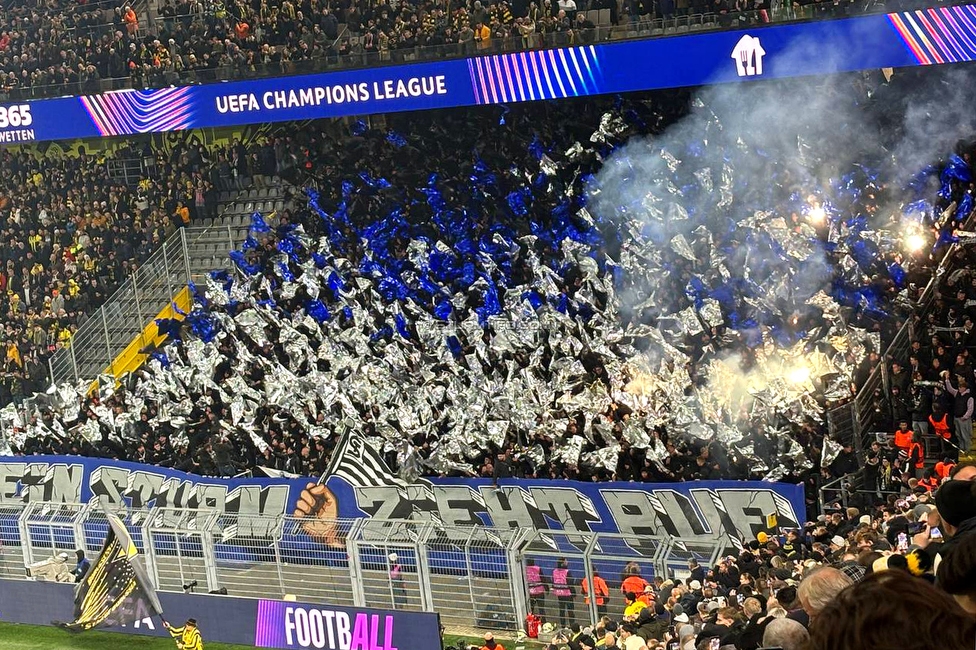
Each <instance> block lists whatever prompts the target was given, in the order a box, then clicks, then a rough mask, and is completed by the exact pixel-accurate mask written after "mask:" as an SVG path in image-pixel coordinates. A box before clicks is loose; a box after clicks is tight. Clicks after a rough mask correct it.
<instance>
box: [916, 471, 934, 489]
mask: <svg viewBox="0 0 976 650" xmlns="http://www.w3.org/2000/svg"><path fill="white" fill-rule="evenodd" d="M918 484H919V485H920V486H922V487H923V488H925V491H926V492H935V491H936V490H937V489H938V488H939V478H938V477H937V476H936V475H935V472H934V471H933V470H931V469H927V470H925V476H924V478H920V479H919V480H918Z"/></svg>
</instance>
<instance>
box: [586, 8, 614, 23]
mask: <svg viewBox="0 0 976 650" xmlns="http://www.w3.org/2000/svg"><path fill="white" fill-rule="evenodd" d="M590 13H593V12H590ZM597 15H598V17H599V20H596V21H593V22H594V23H596V24H597V25H609V24H610V10H609V9H600V10H599V11H598V12H597Z"/></svg>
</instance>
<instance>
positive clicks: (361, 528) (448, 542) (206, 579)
mask: <svg viewBox="0 0 976 650" xmlns="http://www.w3.org/2000/svg"><path fill="white" fill-rule="evenodd" d="M117 513H118V514H119V515H120V516H121V517H122V518H123V520H124V522H125V524H126V526H127V528H128V529H129V531H130V533H131V534H132V537H133V541H134V542H135V544H136V546H137V547H138V548H139V550H140V552H141V553H142V554H143V555H144V557H145V562H146V567H147V569H148V573H149V575H150V578H151V580H152V581H153V583H154V584H155V585H156V587H157V589H160V590H162V591H176V592H179V591H184V590H187V591H188V590H190V589H191V588H192V589H196V590H197V591H201V592H202V591H217V590H223V589H226V591H227V593H228V594H229V595H233V596H248V597H258V598H268V599H282V598H294V599H296V600H298V601H302V602H310V603H329V604H332V605H340V606H342V605H346V606H359V607H364V606H370V607H379V608H387V609H404V610H418V611H436V612H439V613H440V615H441V620H442V621H443V622H444V623H445V624H447V625H456V626H463V627H471V626H478V627H483V628H497V629H505V630H513V629H516V628H518V627H520V626H521V621H523V620H524V619H525V616H526V615H527V613H528V612H529V611H530V607H531V608H532V609H534V610H535V613H537V614H540V615H544V616H545V617H546V618H547V620H551V621H553V622H554V623H557V624H559V623H562V624H567V625H571V624H573V623H581V624H582V623H589V622H592V621H593V620H595V619H596V618H597V614H598V611H597V609H596V603H595V599H591V600H590V602H589V603H586V602H585V601H584V597H583V595H582V593H583V590H582V584H583V581H584V580H590V581H591V580H592V578H593V575H594V573H599V574H600V576H601V577H603V578H604V579H605V580H606V581H607V583H608V584H609V586H610V591H611V596H610V599H609V603H608V606H609V607H610V610H611V611H614V612H618V611H622V610H623V600H622V597H621V593H620V589H619V586H620V582H621V580H622V576H623V574H624V573H625V572H626V571H630V570H632V569H633V567H634V566H637V567H639V569H640V570H641V572H642V575H643V577H644V578H645V579H647V580H651V578H652V577H653V576H655V575H661V576H668V577H674V576H676V575H677V576H684V575H686V574H687V573H688V569H689V561H690V560H695V561H696V562H698V563H699V564H701V565H703V566H714V565H715V564H716V562H717V561H718V558H719V557H720V555H721V554H722V553H723V552H724V551H725V547H726V545H727V544H728V539H727V538H726V539H720V538H716V539H714V540H706V541H702V540H700V539H696V540H694V541H692V540H683V539H679V538H674V537H668V536H653V535H650V536H649V535H622V534H609V533H575V532H574V533H568V532H563V531H536V530H530V529H524V528H512V529H498V528H488V527H483V526H452V525H444V524H442V523H440V522H434V521H390V520H375V519H341V520H336V521H323V520H308V519H298V518H294V517H289V516H278V517H257V516H250V517H249V516H244V515H239V514H230V513H226V512H223V511H220V510H191V509H177V508H152V509H149V510H128V509H124V508H122V509H119V510H118V511H117ZM326 530H327V531H328V534H329V537H328V539H329V541H330V543H326V542H325V541H324V540H325V538H324V537H323V532H324V531H326ZM107 531H108V525H107V521H106V519H105V516H104V514H103V510H102V509H101V507H100V506H98V505H97V504H95V503H90V504H73V503H38V502H32V503H27V504H21V503H18V504H12V505H11V504H3V505H0V545H2V546H0V577H5V578H24V577H25V575H26V574H25V567H27V566H29V565H31V564H33V563H35V562H38V561H42V560H45V559H50V558H54V557H56V556H58V555H59V554H61V553H67V554H69V555H70V554H72V553H73V552H74V551H75V550H76V549H81V550H84V551H85V552H86V553H87V554H88V555H89V557H90V558H92V557H93V556H94V554H95V553H97V552H98V550H99V549H100V548H101V544H102V542H103V541H104V538H105V536H106V534H107ZM69 561H70V562H74V560H73V557H72V558H71V559H70V560H69ZM557 562H560V563H562V562H565V566H566V567H567V568H568V569H569V572H570V573H569V581H568V582H569V589H570V591H571V598H567V597H565V596H564V597H563V598H559V597H557V596H555V595H553V594H552V589H551V586H552V583H551V580H550V579H549V577H550V576H552V572H553V570H554V569H555V568H556V564H557ZM395 564H396V565H399V566H400V567H401V569H400V571H399V574H398V575H397V574H396V573H392V572H391V571H392V569H393V566H394V565H395ZM530 565H534V566H536V567H539V569H540V572H541V575H542V577H543V580H542V581H543V583H544V584H547V588H546V589H545V593H542V594H539V593H535V592H536V591H537V590H533V592H534V593H533V594H532V595H531V597H530V594H529V583H528V581H527V579H526V568H527V567H528V566H530ZM69 568H70V567H69ZM193 583H196V585H195V586H194V587H190V585H192V584H193ZM588 584H592V583H591V582H590V583H588Z"/></svg>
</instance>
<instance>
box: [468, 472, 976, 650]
mask: <svg viewBox="0 0 976 650" xmlns="http://www.w3.org/2000/svg"><path fill="white" fill-rule="evenodd" d="M974 478H976V464H973V463H960V464H959V465H956V466H955V468H954V469H953V471H952V477H951V479H949V480H947V481H946V482H945V483H943V484H942V486H941V487H940V488H939V490H938V491H937V492H936V493H935V494H934V495H933V494H929V493H923V494H919V495H917V496H912V497H909V498H907V499H906V498H900V499H895V498H892V499H890V500H889V501H887V502H885V503H884V504H883V505H881V506H878V507H871V508H870V509H868V510H859V509H858V508H853V507H851V508H848V509H846V510H836V511H831V512H827V513H824V514H822V515H820V516H819V518H817V519H816V520H815V521H813V522H809V523H807V524H806V525H805V526H804V527H803V528H800V529H791V530H782V531H781V530H778V529H777V530H768V531H763V532H760V533H759V534H758V535H757V536H756V538H755V539H752V540H743V542H744V545H743V547H742V549H741V551H740V552H739V553H738V554H736V555H729V556H727V557H724V558H722V559H721V560H720V561H719V563H718V564H717V565H716V566H702V565H699V564H698V562H696V561H694V560H691V561H690V562H689V564H688V567H687V570H684V571H679V572H678V574H679V575H680V576H681V577H680V579H679V578H676V577H672V578H668V579H665V578H664V577H662V576H656V575H651V574H650V572H649V571H648V570H647V567H646V566H644V567H641V565H640V564H638V563H637V562H631V563H630V564H628V565H627V566H626V567H625V568H624V570H623V571H622V572H621V573H620V574H619V577H618V575H617V574H616V572H614V575H609V572H606V573H604V574H603V575H602V576H601V575H600V571H599V570H597V572H596V574H594V578H593V581H592V582H593V584H592V585H590V584H589V582H588V580H586V579H581V578H580V577H579V575H575V576H574V574H573V573H572V572H571V571H570V572H568V573H566V572H565V567H566V565H565V563H560V564H557V565H556V566H555V568H552V569H551V570H550V569H548V568H547V570H545V571H542V570H539V567H538V566H536V564H535V563H534V562H532V561H529V563H528V566H527V568H526V581H527V584H528V589H529V594H530V596H529V597H530V602H531V603H532V615H531V616H530V618H529V621H528V624H527V625H526V630H527V632H529V635H530V636H532V637H538V639H539V641H542V642H543V643H546V644H548V645H547V646H546V648H547V650H593V649H594V648H603V649H608V650H611V649H614V648H620V649H621V650H645V649H646V650H672V649H674V648H678V649H679V650H709V649H712V650H713V649H715V648H722V649H723V650H757V649H758V648H781V649H782V650H846V649H850V650H860V649H862V648H896V647H897V648H907V649H916V648H917V649H918V650H923V649H925V648H931V647H940V648H951V649H953V650H955V649H958V650H963V649H965V648H971V647H972V646H973V643H974V642H976V618H974V614H976V598H974V596H976V594H974V586H973V585H974V579H976V535H974V534H973V531H974V530H976V483H974ZM642 569H643V575H642ZM591 597H592V598H593V599H594V600H593V601H592V604H593V606H595V609H596V613H597V619H596V620H591V619H590V616H591V615H590V606H591V600H590V598H591ZM557 603H561V604H562V605H563V606H560V607H559V611H558V613H557V611H556V610H557V607H556V605H557ZM565 603H570V604H571V606H570V607H566V606H565ZM566 611H570V612H574V613H575V614H577V615H576V616H573V615H570V616H568V617H567V616H566ZM489 637H492V635H491V634H488V635H486V638H485V641H484V644H483V645H482V644H481V643H478V644H475V645H474V646H469V647H474V648H479V647H481V648H484V647H487V648H489V649H492V648H497V647H498V645H500V644H499V643H498V642H495V641H494V639H493V638H489Z"/></svg>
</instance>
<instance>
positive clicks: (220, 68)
mask: <svg viewBox="0 0 976 650" xmlns="http://www.w3.org/2000/svg"><path fill="white" fill-rule="evenodd" d="M871 6H872V3H862V2H859V1H855V0H850V1H848V2H836V1H832V2H806V1H804V2H796V3H794V5H793V7H792V8H791V9H789V10H788V14H789V15H790V16H791V17H792V16H794V15H795V16H797V17H802V16H803V15H805V14H804V10H805V9H806V8H809V9H810V13H811V15H812V14H813V9H816V10H817V13H821V14H824V15H825V16H834V15H846V14H847V13H854V12H859V11H862V10H864V8H865V7H868V8H870V7H871ZM913 6H914V5H913ZM888 8H889V9H891V7H890V3H889V7H888ZM600 10H605V11H606V12H607V16H608V17H609V20H610V23H611V24H612V25H618V24H620V25H630V27H635V26H636V25H637V23H644V22H646V21H648V20H650V19H653V18H655V17H657V18H662V17H663V18H665V19H670V18H673V17H674V16H676V15H677V16H688V15H707V16H709V17H711V18H714V19H715V21H716V22H717V23H718V24H719V25H720V26H731V25H733V24H736V25H746V24H752V23H762V22H768V21H769V17H770V2H769V0H755V1H753V0H738V1H736V2H732V0H713V1H708V0H657V1H652V0H624V1H623V2H621V3H618V2H617V1H616V0H580V2H578V3H577V2H575V0H546V1H543V0H535V1H530V0H512V2H506V1H505V0H499V1H498V2H491V1H490V0H466V1H465V2H464V3H461V4H458V3H447V2H442V1H441V0H426V1H425V2H423V3H416V4H414V3H382V4H376V3H353V2H348V1H338V0H302V1H300V2H299V1H297V0H295V1H293V0H285V1H284V2H282V3H280V5H279V4H275V3H269V2H266V1H264V0H255V1H254V2H233V3H231V2H220V1H216V2H214V1H211V0H176V1H174V0H162V2H161V3H160V4H159V5H158V12H157V13H158V18H154V19H150V17H149V16H148V15H145V14H148V13H149V12H148V11H147V9H146V6H145V5H143V4H136V3H133V4H118V5H116V4H114V3H105V2H97V3H87V4H77V3H71V2H63V1H62V0H46V1H45V2H37V3H24V4H19V3H13V4H10V5H8V6H6V7H4V8H3V10H2V11H0V77H2V78H0V92H3V93H6V94H7V95H8V97H10V98H13V99H24V98H31V97H44V96H55V95H62V94H90V93H95V92H101V91H105V90H116V89H119V88H123V87H133V88H158V87H165V86H170V85H174V84H182V83H197V82H208V81H218V80H226V79H233V78H244V77H252V76H274V75H281V74H295V73H301V72H311V71H316V70H321V69H324V68H325V67H328V66H333V65H345V66H355V65H363V64H364V63H367V64H370V65H372V64H376V63H379V62H384V61H393V62H402V61H403V60H404V57H405V56H406V55H409V56H415V55H417V53H419V52H420V50H418V49H417V48H433V49H431V50H430V51H429V52H428V53H426V54H422V57H423V58H442V57H450V56H461V55H471V54H476V53H478V52H484V51H488V50H491V51H498V50H502V49H504V50H516V49H529V48H538V47H543V46H546V47H551V46H560V45H569V44H579V43H590V42H593V41H595V40H597V38H598V37H599V38H604V37H606V36H607V35H608V34H609V31H608V30H603V31H600V32H598V31H597V30H596V25H594V22H593V21H592V20H590V18H589V17H588V16H591V14H589V13H588V12H591V11H600ZM784 11H787V10H784ZM350 55H352V56H350Z"/></svg>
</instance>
